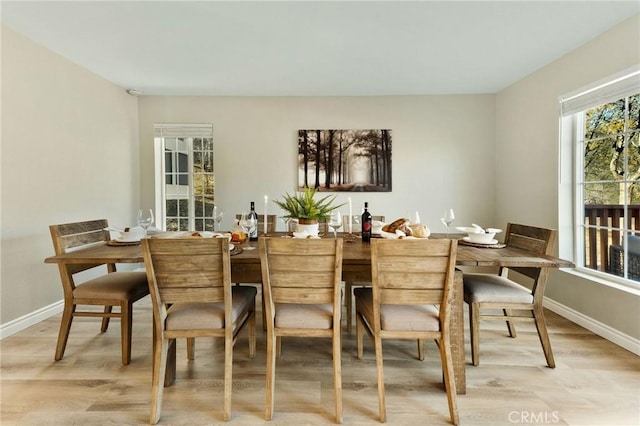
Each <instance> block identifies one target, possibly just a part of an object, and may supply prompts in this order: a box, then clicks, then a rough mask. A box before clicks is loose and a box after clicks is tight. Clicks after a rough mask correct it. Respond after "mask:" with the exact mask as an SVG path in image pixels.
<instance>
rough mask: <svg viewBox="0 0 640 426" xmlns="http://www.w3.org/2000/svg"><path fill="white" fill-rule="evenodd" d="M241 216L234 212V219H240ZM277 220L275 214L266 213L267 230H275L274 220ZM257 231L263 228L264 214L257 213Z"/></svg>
mask: <svg viewBox="0 0 640 426" xmlns="http://www.w3.org/2000/svg"><path fill="white" fill-rule="evenodd" d="M241 218H242V214H236V219H238V220H240V219H241ZM277 220H278V217H277V215H275V214H268V215H267V232H269V233H271V232H276V221H277ZM257 229H258V232H259V233H260V232H262V231H263V230H264V215H263V214H259V215H258V227H257Z"/></svg>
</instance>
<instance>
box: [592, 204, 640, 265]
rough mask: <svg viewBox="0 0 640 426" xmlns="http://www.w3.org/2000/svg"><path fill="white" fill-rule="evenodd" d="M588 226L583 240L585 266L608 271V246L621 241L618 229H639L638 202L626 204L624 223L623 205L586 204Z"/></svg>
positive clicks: (639, 208)
mask: <svg viewBox="0 0 640 426" xmlns="http://www.w3.org/2000/svg"><path fill="white" fill-rule="evenodd" d="M584 210H585V211H584V217H585V223H586V224H587V225H589V226H593V227H594V228H588V229H587V233H586V241H585V266H587V267H588V268H591V269H596V270H598V271H605V272H606V271H609V269H610V268H609V265H610V259H609V247H610V246H618V245H620V244H621V243H622V234H621V232H620V231H617V230H610V229H607V228H619V229H633V230H636V231H640V204H634V205H629V206H628V212H627V223H626V224H624V223H623V220H624V206H622V205H618V204H598V205H595V204H594V205H588V206H585V209H584Z"/></svg>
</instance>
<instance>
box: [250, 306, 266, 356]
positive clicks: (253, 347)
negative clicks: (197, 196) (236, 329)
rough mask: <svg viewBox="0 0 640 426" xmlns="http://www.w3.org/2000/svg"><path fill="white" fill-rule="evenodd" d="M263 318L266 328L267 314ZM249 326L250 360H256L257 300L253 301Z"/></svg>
mask: <svg viewBox="0 0 640 426" xmlns="http://www.w3.org/2000/svg"><path fill="white" fill-rule="evenodd" d="M263 312H264V311H263ZM262 318H263V322H262V324H264V325H265V326H266V324H267V323H266V322H265V318H266V314H263V317H262ZM247 326H248V327H249V330H248V331H249V358H255V357H256V301H255V299H254V301H253V308H252V310H251V312H249V324H247Z"/></svg>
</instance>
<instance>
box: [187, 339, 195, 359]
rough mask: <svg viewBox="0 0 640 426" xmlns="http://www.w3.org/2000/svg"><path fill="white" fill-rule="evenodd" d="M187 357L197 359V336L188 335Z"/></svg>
mask: <svg viewBox="0 0 640 426" xmlns="http://www.w3.org/2000/svg"><path fill="white" fill-rule="evenodd" d="M187 359H188V360H191V361H193V360H194V359H196V338H195V337H187Z"/></svg>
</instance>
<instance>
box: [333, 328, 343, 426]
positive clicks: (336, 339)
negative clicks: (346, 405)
mask: <svg viewBox="0 0 640 426" xmlns="http://www.w3.org/2000/svg"><path fill="white" fill-rule="evenodd" d="M341 330H342V326H341V325H340V324H338V325H337V326H336V327H335V328H334V330H333V384H334V387H335V398H336V423H342V412H343V409H342V342H341V339H340V332H341Z"/></svg>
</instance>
